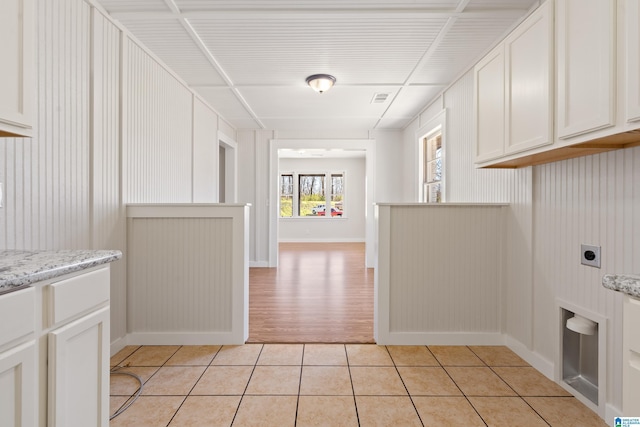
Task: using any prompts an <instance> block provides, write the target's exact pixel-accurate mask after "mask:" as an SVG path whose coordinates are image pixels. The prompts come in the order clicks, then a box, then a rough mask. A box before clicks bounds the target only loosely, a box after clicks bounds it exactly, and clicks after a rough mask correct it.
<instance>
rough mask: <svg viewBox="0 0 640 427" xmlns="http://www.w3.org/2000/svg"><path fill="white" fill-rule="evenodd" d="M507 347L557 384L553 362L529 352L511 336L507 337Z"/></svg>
mask: <svg viewBox="0 0 640 427" xmlns="http://www.w3.org/2000/svg"><path fill="white" fill-rule="evenodd" d="M505 345H506V346H507V347H509V348H510V349H511V350H512V351H513V352H514V353H515V354H517V355H518V356H520V357H521V358H522V359H524V361H525V362H527V363H528V364H529V365H531V366H533V367H534V368H536V369H537V370H538V371H540V372H541V373H542V374H543V375H544V376H545V377H547V378H549V379H550V380H551V381H554V382H555V365H554V364H553V362H551V361H549V360H548V359H546V358H544V357H542V356H541V355H540V354H538V353H536V352H534V351H531V350H529V349H528V348H527V346H525V345H524V344H522V343H521V342H520V341H518V340H516V339H514V338H512V337H510V336H509V335H505Z"/></svg>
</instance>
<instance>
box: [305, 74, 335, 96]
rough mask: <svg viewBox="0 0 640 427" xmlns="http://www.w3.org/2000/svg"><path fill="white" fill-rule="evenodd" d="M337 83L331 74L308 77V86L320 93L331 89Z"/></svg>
mask: <svg viewBox="0 0 640 427" xmlns="http://www.w3.org/2000/svg"><path fill="white" fill-rule="evenodd" d="M335 82H336V78H335V77H333V76H331V75H329V74H314V75H312V76H309V77H307V84H308V85H309V86H311V89H313V90H315V91H316V92H318V93H322V92H325V91H327V90H329V89H331V87H332V86H333V84H334V83H335Z"/></svg>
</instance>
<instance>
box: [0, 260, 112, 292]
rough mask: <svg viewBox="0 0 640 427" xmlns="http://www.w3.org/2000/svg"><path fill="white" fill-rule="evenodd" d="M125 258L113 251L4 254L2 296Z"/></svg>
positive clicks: (0, 271) (0, 268)
mask: <svg viewBox="0 0 640 427" xmlns="http://www.w3.org/2000/svg"><path fill="white" fill-rule="evenodd" d="M121 257H122V252H120V251H110V250H59V251H0V294H3V293H6V292H11V291H15V290H18V289H22V288H24V287H26V286H29V285H31V284H33V283H36V282H40V281H42V280H47V279H52V278H54V277H58V276H62V275H64V274H68V273H73V272H75V271H80V270H84V269H86V268H91V267H95V266H97V265H100V264H106V263H108V262H113V261H116V260H118V259H120V258H121Z"/></svg>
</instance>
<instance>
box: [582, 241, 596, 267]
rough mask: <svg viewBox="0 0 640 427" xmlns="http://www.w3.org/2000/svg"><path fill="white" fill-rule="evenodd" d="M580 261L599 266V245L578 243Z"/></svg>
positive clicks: (584, 263) (591, 265) (583, 263)
mask: <svg viewBox="0 0 640 427" xmlns="http://www.w3.org/2000/svg"><path fill="white" fill-rule="evenodd" d="M580 263H581V264H582V265H588V266H590V267H596V268H600V246H593V245H580Z"/></svg>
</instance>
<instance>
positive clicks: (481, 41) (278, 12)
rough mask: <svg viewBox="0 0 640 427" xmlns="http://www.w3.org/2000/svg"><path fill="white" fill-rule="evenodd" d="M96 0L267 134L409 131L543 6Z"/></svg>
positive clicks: (466, 0) (462, 1)
mask: <svg viewBox="0 0 640 427" xmlns="http://www.w3.org/2000/svg"><path fill="white" fill-rule="evenodd" d="M98 1H99V3H100V4H101V5H102V6H103V7H104V9H105V10H106V11H107V12H109V13H110V14H111V15H112V17H113V18H115V19H116V20H118V21H120V22H121V23H122V25H124V26H125V27H126V28H127V29H128V30H129V31H131V33H132V34H133V35H134V36H135V37H136V38H137V39H138V40H140V41H141V42H142V43H143V44H144V45H146V46H147V47H148V48H149V49H150V50H151V51H152V52H154V54H155V55H157V56H158V57H159V58H160V59H161V60H163V61H164V62H165V63H166V64H167V65H168V66H169V67H170V68H172V69H173V70H174V71H175V72H176V73H177V74H178V75H179V76H180V77H181V78H182V79H183V80H184V81H185V82H187V84H188V85H189V86H190V87H192V88H193V89H194V90H195V91H197V92H198V93H199V94H200V95H201V96H202V97H203V98H204V99H205V100H206V101H207V102H208V103H209V104H210V105H211V106H212V107H213V108H214V109H215V110H216V111H217V112H218V113H219V114H220V115H221V116H222V117H224V118H225V119H226V120H227V121H228V122H229V123H230V124H231V125H232V126H234V127H236V128H237V129H271V130H296V129H340V130H372V129H402V128H403V127H405V126H406V125H407V124H408V123H409V122H410V121H411V120H412V119H414V118H415V117H416V115H418V114H419V113H420V111H421V110H422V109H423V108H424V107H425V106H426V105H428V104H429V103H430V102H431V101H432V100H433V99H434V97H436V96H437V95H438V94H439V93H440V92H441V91H442V90H443V89H444V88H445V87H446V86H448V85H449V84H450V83H451V82H452V81H453V79H455V78H456V77H458V76H459V75H460V74H461V73H462V72H464V71H465V70H466V69H467V68H468V67H469V66H470V65H472V64H473V63H474V62H475V61H477V60H478V59H479V58H480V57H481V56H482V54H484V53H485V52H486V51H487V50H488V49H489V48H490V47H491V46H492V45H494V44H495V43H496V41H497V40H499V39H500V38H502V37H503V36H504V35H505V33H506V32H508V31H509V30H510V29H511V28H512V27H513V26H514V25H515V24H517V22H519V21H520V20H521V19H522V18H523V17H524V16H526V15H527V14H528V13H529V12H530V11H531V9H532V8H535V7H536V6H537V5H538V4H539V3H540V1H539V0H386V1H385V0H98ZM317 73H328V74H332V75H333V76H335V77H336V79H337V83H336V85H335V86H334V88H333V89H331V90H330V91H327V92H325V93H323V94H318V93H316V92H314V91H313V90H312V89H311V88H309V87H308V86H307V85H306V83H305V78H306V77H307V76H309V75H311V74H317ZM376 94H388V97H387V99H386V101H385V102H382V103H373V102H372V100H373V98H374V97H375V96H376Z"/></svg>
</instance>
